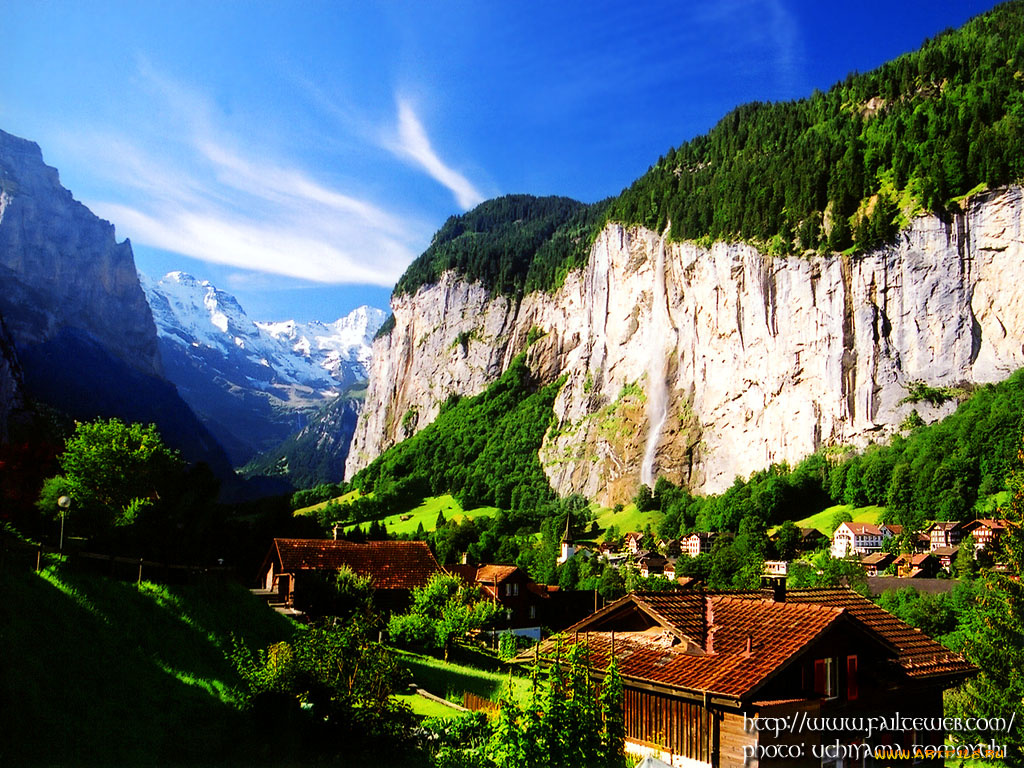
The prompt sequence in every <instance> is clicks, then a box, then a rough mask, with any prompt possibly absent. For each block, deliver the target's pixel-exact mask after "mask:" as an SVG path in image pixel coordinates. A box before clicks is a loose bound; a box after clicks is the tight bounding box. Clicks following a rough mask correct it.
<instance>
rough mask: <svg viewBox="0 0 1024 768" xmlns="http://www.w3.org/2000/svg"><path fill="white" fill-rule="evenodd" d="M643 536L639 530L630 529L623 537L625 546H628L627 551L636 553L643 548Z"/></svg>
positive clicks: (632, 553)
mask: <svg viewBox="0 0 1024 768" xmlns="http://www.w3.org/2000/svg"><path fill="white" fill-rule="evenodd" d="M643 538H644V535H643V534H642V533H640V532H639V531H630V532H629V533H627V534H626V535H625V536H624V537H623V540H622V541H623V546H624V547H625V548H626V551H627V552H629V553H630V554H631V555H635V554H637V553H638V552H639V551H640V549H641V546H640V542H641V541H643Z"/></svg>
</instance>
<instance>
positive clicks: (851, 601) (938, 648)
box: [786, 587, 975, 678]
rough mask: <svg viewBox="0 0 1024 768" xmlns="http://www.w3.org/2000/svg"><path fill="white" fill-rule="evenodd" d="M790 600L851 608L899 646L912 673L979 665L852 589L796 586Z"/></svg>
mask: <svg viewBox="0 0 1024 768" xmlns="http://www.w3.org/2000/svg"><path fill="white" fill-rule="evenodd" d="M786 601H787V602H794V603H813V604H817V605H827V606H830V607H835V608H843V609H845V610H847V611H849V612H850V614H851V615H853V616H854V617H855V618H856V619H858V620H859V621H860V622H861V623H863V624H865V625H866V626H868V627H870V628H871V629H872V630H874V631H875V632H876V633H877V634H879V635H880V636H882V637H883V638H885V639H886V640H887V641H888V642H889V643H890V644H891V645H892V646H894V647H895V648H896V650H897V657H896V658H897V661H898V663H899V665H900V667H901V668H902V669H903V671H904V672H905V673H906V674H907V675H908V676H910V677H913V678H920V677H929V676H932V675H947V674H963V673H971V672H973V671H974V669H975V667H974V665H972V664H971V663H970V662H968V661H966V660H964V658H963V657H962V656H960V655H959V654H956V653H953V652H952V651H950V650H949V649H947V648H946V647H945V646H943V645H940V644H939V643H937V642H935V641H934V640H932V639H931V638H930V637H928V635H926V634H925V633H924V632H922V631H921V630H919V629H914V628H913V627H911V626H910V625H909V624H906V623H904V622H903V621H901V620H900V619H898V618H896V617H895V616H893V615H892V614H891V613H889V612H888V611H886V610H884V609H882V608H879V607H878V606H877V605H875V604H874V603H873V602H871V601H870V600H868V599H867V598H866V597H863V596H861V595H858V594H857V593H856V592H854V591H853V590H852V589H847V588H844V587H834V588H825V589H794V590H790V591H789V592H788V593H787V594H786Z"/></svg>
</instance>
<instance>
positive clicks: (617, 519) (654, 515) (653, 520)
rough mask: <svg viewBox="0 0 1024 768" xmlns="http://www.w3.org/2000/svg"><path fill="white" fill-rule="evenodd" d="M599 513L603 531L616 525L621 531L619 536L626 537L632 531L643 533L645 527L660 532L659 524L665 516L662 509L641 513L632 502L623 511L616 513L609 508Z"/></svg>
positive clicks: (601, 509)
mask: <svg viewBox="0 0 1024 768" xmlns="http://www.w3.org/2000/svg"><path fill="white" fill-rule="evenodd" d="M596 512H597V524H598V525H599V526H600V527H601V528H602V529H607V528H608V527H609V526H612V525H614V526H615V527H616V528H618V529H619V535H621V536H624V535H626V534H627V533H629V532H630V531H640V532H643V530H644V527H645V526H647V525H650V526H651V529H652V530H654V531H657V530H658V523H660V522H661V519H662V517H663V516H664V515H662V512H661V510H660V509H654V510H651V511H650V512H641V511H640V510H639V509H637V508H636V504H633V503H632V502H630V503H629V504H627V505H626V506H625V507H623V508H622V509H621V510H619V511H618V512H616V511H615V510H614V509H608V508H607V507H600V508H599V509H597V510H596Z"/></svg>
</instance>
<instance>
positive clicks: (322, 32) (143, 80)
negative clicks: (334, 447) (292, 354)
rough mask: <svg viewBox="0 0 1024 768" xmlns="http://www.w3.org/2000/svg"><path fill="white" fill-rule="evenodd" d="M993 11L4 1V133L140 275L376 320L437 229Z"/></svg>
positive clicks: (868, 4) (260, 305) (560, 189)
mask: <svg viewBox="0 0 1024 768" xmlns="http://www.w3.org/2000/svg"><path fill="white" fill-rule="evenodd" d="M993 5H994V3H992V2H984V1H981V0H955V1H953V0H932V1H931V2H919V1H918V0H908V1H907V2H895V3H894V2H876V1H875V0H865V1H864V2H858V3H845V2H836V3H826V2H802V1H801V2H787V1H786V0H724V1H722V2H718V1H715V2H711V1H710V0H709V1H708V2H699V3H689V2H636V1H634V2H615V3H613V2H601V1H600V0H590V1H589V2H576V1H575V0H571V1H570V0H561V1H559V2H534V3H525V2H500V3H499V2H485V1H484V0H476V1H475V2H445V3H428V2H407V3H398V2H394V3H375V2H354V1H353V2H288V3H286V2H231V0H219V1H218V2H214V3H200V2H183V1H182V2H142V3H140V2H137V0H135V1H132V2H89V3H78V2H43V0H24V1H23V2H16V3H9V4H7V7H5V9H4V13H3V17H2V20H0V29H3V33H4V34H3V37H4V41H5V45H4V51H3V55H2V57H0V128H2V129H3V130H6V131H8V132H9V133H14V134H16V135H19V136H23V137H25V138H29V139H32V140H34V141H36V142H38V143H39V144H40V145H41V147H42V149H43V156H44V158H45V160H46V162H47V163H48V164H50V165H53V166H55V167H57V168H58V169H59V170H60V173H61V180H62V182H63V183H64V185H65V186H66V187H68V188H69V189H70V190H71V191H72V192H73V193H74V195H75V197H76V198H78V199H79V200H82V201H83V202H85V203H86V204H87V205H88V206H89V207H90V208H92V209H93V210H94V211H95V212H96V213H97V214H99V215H100V216H103V217H104V218H107V219H109V220H111V221H112V222H114V224H115V226H116V227H117V234H118V238H119V239H120V238H124V237H130V238H131V240H132V244H133V246H134V249H135V256H136V262H137V264H138V266H139V269H140V270H141V271H143V272H145V273H146V274H149V275H150V276H154V277H157V276H159V275H161V274H163V273H164V272H166V271H170V270H172V269H183V270H186V271H190V272H192V273H193V274H196V275H197V276H199V277H203V278H206V279H209V280H212V281H213V282H214V283H215V284H217V285H218V286H219V287H221V288H224V289H225V290H228V291H230V292H233V293H234V294H235V295H236V296H238V298H239V300H240V301H241V303H242V306H244V307H245V308H246V310H247V311H248V313H249V314H250V316H252V317H254V318H256V319H267V320H271V319H284V318H289V317H295V318H297V319H301V320H309V319H320V320H333V319H335V318H337V317H339V316H341V315H343V314H345V313H347V312H348V311H349V310H350V309H352V308H353V307H355V306H358V305H359V304H362V303H369V304H373V305H375V306H381V307H384V306H386V304H387V300H388V296H389V294H390V288H391V286H392V285H393V284H394V282H395V280H396V279H397V278H398V277H399V276H400V275H401V273H402V271H403V270H404V268H405V267H406V265H407V264H408V263H409V262H410V261H411V260H412V259H413V258H415V257H416V256H417V255H418V254H419V253H420V252H422V251H423V249H424V248H425V247H426V246H427V245H428V244H429V242H430V238H431V236H432V234H433V233H434V232H435V231H436V230H437V229H438V228H439V227H440V225H441V224H442V223H443V222H444V220H445V219H446V218H447V217H448V216H450V215H452V214H457V213H460V212H462V211H464V210H467V209H468V208H470V207H472V206H473V205H475V204H476V203H478V202H480V201H482V200H484V199H487V198H490V197H494V196H497V195H501V194H507V193H515V192H529V193H533V194H538V195H547V194H559V195H568V196H570V197H575V198H577V199H580V200H584V201H588V202H589V201H594V200H598V199H601V198H604V197H607V196H609V195H614V194H616V193H618V192H619V191H620V190H621V189H622V188H623V187H625V186H627V185H628V184H629V183H630V182H632V181H633V180H634V179H635V178H636V177H637V176H639V175H641V174H642V173H643V172H644V171H645V170H646V169H647V168H648V166H650V165H651V164H652V163H653V162H654V161H656V160H657V158H658V157H659V155H661V154H662V153H663V152H664V151H665V150H666V149H668V148H669V147H671V146H675V145H678V144H680V143H682V142H683V141H685V140H686V139H688V138H691V137H693V136H695V135H698V134H700V133H703V132H704V131H706V130H707V129H709V128H710V127H711V126H712V125H714V124H715V123H716V122H717V121H718V119H720V118H721V117H722V116H723V115H724V114H725V113H726V112H727V111H729V110H730V109H731V108H733V107H734V106H737V105H738V104H741V103H744V102H747V101H751V100H779V99H792V98H799V97H802V96H805V95H807V94H808V93H810V92H811V90H812V89H814V88H820V89H822V90H824V89H826V88H828V87H829V86H830V85H832V84H833V83H834V82H836V81H837V80H839V79H841V78H842V77H844V76H845V75H846V74H847V73H848V72H850V71H851V70H861V71H864V70H867V69H871V68H872V67H874V66H877V65H878V64H881V63H882V62H884V61H886V60H888V59H890V58H892V57H894V56H896V55H898V54H900V53H902V52H905V51H908V50H912V49H914V48H916V47H917V46H918V45H919V44H920V43H921V42H922V41H923V40H924V39H925V38H926V37H929V36H931V35H934V34H936V33H937V32H939V31H941V30H943V29H945V28H947V27H951V26H959V25H960V24H962V23H963V22H964V21H965V20H967V19H968V18H970V17H971V16H973V15H975V14H977V13H980V12H982V11H984V10H987V9H988V8H990V7H992V6H993Z"/></svg>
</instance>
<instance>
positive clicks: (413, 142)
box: [392, 99, 484, 210]
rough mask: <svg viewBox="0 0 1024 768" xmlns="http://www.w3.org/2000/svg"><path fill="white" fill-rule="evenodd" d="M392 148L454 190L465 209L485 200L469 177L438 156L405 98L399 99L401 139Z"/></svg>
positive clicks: (399, 136) (458, 201)
mask: <svg viewBox="0 0 1024 768" xmlns="http://www.w3.org/2000/svg"><path fill="white" fill-rule="evenodd" d="M392 151H394V152H395V154H397V155H399V156H404V157H406V158H408V159H410V160H412V161H413V162H414V163H416V164H417V165H419V166H420V167H421V168H423V170H425V171H426V172H427V173H428V174H429V175H430V176H431V177H432V178H433V179H434V180H435V181H437V182H438V183H440V184H442V185H443V186H445V187H447V188H448V189H449V190H451V192H452V194H453V195H454V196H455V200H456V202H457V203H458V204H459V205H460V206H461V207H462V208H463V209H464V210H468V209H469V208H472V207H474V206H476V205H479V204H480V203H482V202H483V201H484V196H483V195H482V194H480V191H479V190H478V189H477V188H476V187H474V186H473V184H472V182H470V181H469V179H467V178H466V177H465V176H463V175H462V174H461V173H459V172H458V171H456V170H454V169H453V168H450V167H449V166H448V165H446V164H445V162H444V161H443V160H442V159H441V158H440V157H438V155H437V152H435V151H434V148H433V147H432V146H431V144H430V138H429V137H428V136H427V132H426V130H424V128H423V124H422V123H421V122H420V120H419V118H418V117H417V116H416V113H415V112H414V111H413V108H412V106H411V105H410V104H409V103H408V102H406V101H404V100H402V99H399V100H398V142H397V144H395V145H394V147H393V148H392Z"/></svg>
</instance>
